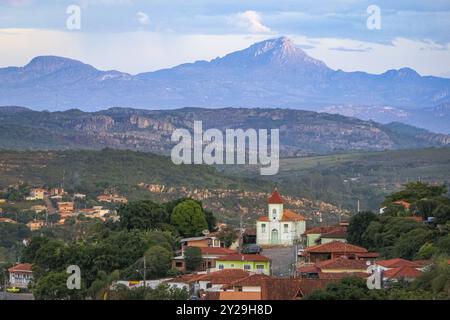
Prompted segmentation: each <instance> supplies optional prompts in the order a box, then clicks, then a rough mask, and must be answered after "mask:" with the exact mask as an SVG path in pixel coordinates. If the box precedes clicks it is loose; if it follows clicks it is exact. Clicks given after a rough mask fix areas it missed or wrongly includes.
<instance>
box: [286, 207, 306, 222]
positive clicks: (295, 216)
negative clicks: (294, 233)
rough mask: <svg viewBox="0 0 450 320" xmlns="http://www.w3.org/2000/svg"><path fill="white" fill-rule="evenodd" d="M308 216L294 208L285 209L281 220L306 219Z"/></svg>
mask: <svg viewBox="0 0 450 320" xmlns="http://www.w3.org/2000/svg"><path fill="white" fill-rule="evenodd" d="M305 220H306V218H305V217H304V216H302V215H300V214H298V213H295V212H294V211H292V210H289V209H284V211H283V217H282V218H281V221H305Z"/></svg>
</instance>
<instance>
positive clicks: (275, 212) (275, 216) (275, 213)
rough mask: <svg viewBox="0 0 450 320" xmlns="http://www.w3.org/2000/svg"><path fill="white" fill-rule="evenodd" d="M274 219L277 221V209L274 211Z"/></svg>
mask: <svg viewBox="0 0 450 320" xmlns="http://www.w3.org/2000/svg"><path fill="white" fill-rule="evenodd" d="M272 215H273V219H274V220H275V219H276V218H277V209H273V210H272Z"/></svg>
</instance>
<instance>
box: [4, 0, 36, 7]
mask: <svg viewBox="0 0 450 320" xmlns="http://www.w3.org/2000/svg"><path fill="white" fill-rule="evenodd" d="M30 3H31V0H0V5H7V6H12V7H22V6H26V5H29V4H30Z"/></svg>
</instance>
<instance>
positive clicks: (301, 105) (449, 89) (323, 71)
mask: <svg viewBox="0 0 450 320" xmlns="http://www.w3.org/2000/svg"><path fill="white" fill-rule="evenodd" d="M449 103H450V79H446V78H439V77H433V76H421V75H419V74H418V73H417V72H416V71H414V70H412V69H410V68H402V69H399V70H389V71H386V72H385V73H383V74H378V75H376V74H369V73H365V72H344V71H342V70H333V69H331V68H329V67H328V66H327V65H326V64H325V63H324V62H322V61H319V60H317V59H314V58H312V57H310V56H308V55H307V54H306V53H305V52H304V51H303V50H302V49H301V48H299V47H297V46H296V45H295V44H294V43H293V42H292V41H291V40H290V39H288V38H285V37H282V38H277V39H270V40H266V41H262V42H258V43H255V44H253V45H252V46H250V47H249V48H246V49H243V50H241V51H237V52H233V53H230V54H228V55H225V56H224V57H221V58H216V59H213V60H211V61H197V62H195V63H186V64H182V65H179V66H176V67H173V68H170V69H163V70H159V71H154V72H146V73H140V74H137V75H131V74H128V73H123V72H119V71H115V70H111V71H100V70H98V69H96V68H94V67H93V66H91V65H88V64H85V63H82V62H80V61H77V60H72V59H68V58H63V57H57V56H39V57H36V58H34V59H32V60H31V61H30V62H29V63H28V64H27V65H25V66H24V67H7V68H0V105H20V106H27V107H31V108H33V109H36V110H50V111H56V110H67V109H72V108H78V109H80V110H84V111H98V110H103V109H107V108H110V107H130V108H140V109H173V108H184V107H202V108H226V107H248V108H253V107H261V108H292V109H305V110H312V111H327V112H337V113H342V114H344V115H351V114H349V113H348V109H349V108H351V109H355V110H357V114H358V116H359V117H361V118H363V119H372V120H375V121H381V122H383V121H382V119H380V117H377V116H375V115H376V114H378V115H379V113H380V112H383V110H385V109H384V108H385V107H387V108H392V109H395V110H400V111H401V112H406V113H407V114H408V116H406V117H402V116H401V115H400V116H399V117H394V118H393V120H395V121H402V122H405V123H407V124H412V125H419V126H420V127H423V128H426V129H429V130H432V131H438V132H442V133H450V125H449V124H448V123H449V122H448V121H447V120H448V119H449V118H450V111H449V108H448V104H449ZM446 105H447V107H446V108H443V109H442V107H441V106H446ZM336 106H338V107H337V108H336ZM330 108H334V110H333V109H330ZM430 108H431V109H432V108H441V112H440V113H439V115H438V116H436V117H437V119H438V120H437V122H436V121H434V120H435V119H436V117H435V116H431V115H430ZM374 110H376V112H375V114H374ZM352 112H353V113H354V112H355V111H354V110H353V111H352ZM401 112H400V113H401ZM391 114H392V113H391ZM430 118H431V119H432V120H433V121H430V120H429V119H430ZM391 121H392V120H391Z"/></svg>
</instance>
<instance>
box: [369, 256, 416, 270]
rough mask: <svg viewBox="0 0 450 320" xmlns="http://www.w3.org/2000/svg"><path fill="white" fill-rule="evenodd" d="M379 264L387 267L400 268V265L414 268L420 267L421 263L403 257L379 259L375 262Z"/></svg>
mask: <svg viewBox="0 0 450 320" xmlns="http://www.w3.org/2000/svg"><path fill="white" fill-rule="evenodd" d="M375 263H376V264H377V265H379V266H382V267H385V268H399V267H405V266H407V267H413V268H420V267H421V265H420V264H419V263H416V262H413V261H409V260H405V259H401V258H394V259H389V260H379V261H376V262H375Z"/></svg>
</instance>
